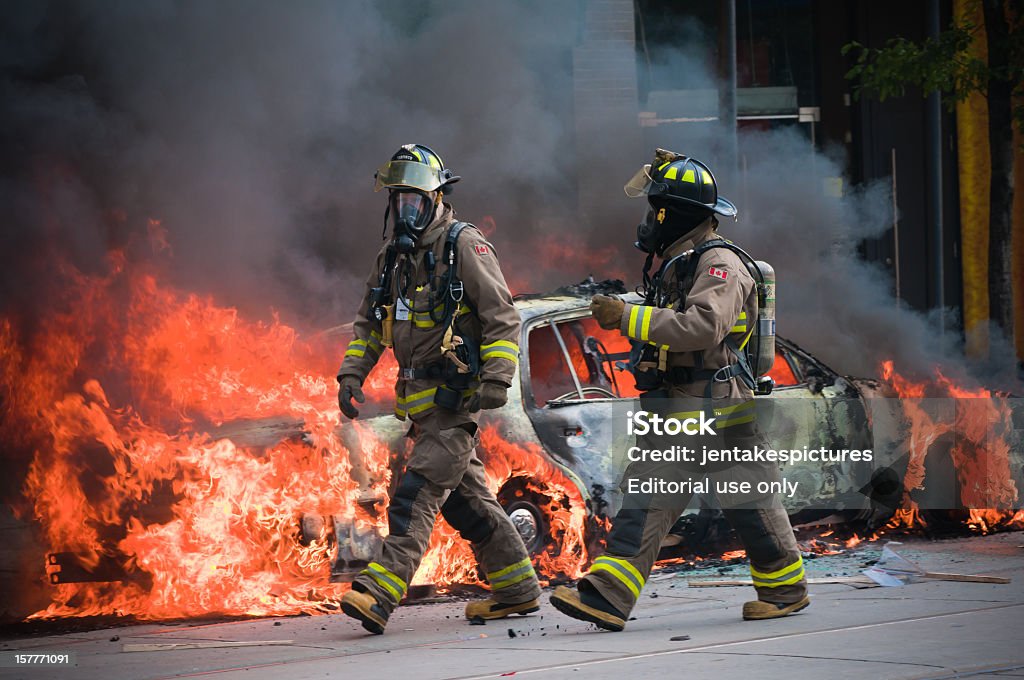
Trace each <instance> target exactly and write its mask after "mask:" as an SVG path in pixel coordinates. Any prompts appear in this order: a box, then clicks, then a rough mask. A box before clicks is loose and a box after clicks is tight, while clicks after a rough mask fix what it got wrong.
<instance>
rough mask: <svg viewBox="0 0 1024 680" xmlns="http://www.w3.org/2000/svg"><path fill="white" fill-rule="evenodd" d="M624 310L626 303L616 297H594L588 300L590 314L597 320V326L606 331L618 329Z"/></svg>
mask: <svg viewBox="0 0 1024 680" xmlns="http://www.w3.org/2000/svg"><path fill="white" fill-rule="evenodd" d="M625 309H626V303H625V302H623V301H622V300H620V299H619V298H617V297H610V296H608V295H595V296H594V297H592V298H591V299H590V313H591V314H592V315H593V316H594V318H595V319H597V325H598V326H600V327H601V328H603V329H605V330H606V331H613V330H617V329H618V327H619V322H620V321H622V312H623V310H625Z"/></svg>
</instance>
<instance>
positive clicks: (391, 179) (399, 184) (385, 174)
mask: <svg viewBox="0 0 1024 680" xmlns="http://www.w3.org/2000/svg"><path fill="white" fill-rule="evenodd" d="M374 179H375V180H376V181H375V184H374V187H373V190H374V191H380V190H381V189H418V190H420V191H426V192H430V191H437V190H438V189H440V190H441V191H442V192H444V193H445V194H448V193H451V188H452V187H451V185H452V184H455V183H456V182H458V181H459V180H460V179H462V178H461V177H459V176H457V175H455V174H454V173H453V172H452V171H451V170H448V169H447V168H445V167H444V163H443V162H442V161H441V157H440V156H438V155H437V154H436V153H435V152H434V151H432V150H431V149H430V148H429V147H426V146H423V145H422V144H403V145H402V147H401V148H400V149H399V150H398V151H396V152H395V154H394V155H393V156H392V157H391V160H389V161H388V162H387V163H385V164H384V165H382V166H380V168H378V169H377V172H376V173H375V174H374Z"/></svg>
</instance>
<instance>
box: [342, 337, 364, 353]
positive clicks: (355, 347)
mask: <svg viewBox="0 0 1024 680" xmlns="http://www.w3.org/2000/svg"><path fill="white" fill-rule="evenodd" d="M365 354H366V340H361V339H359V338H356V339H355V340H352V341H351V342H349V343H348V349H347V350H345V356H347V357H361V356H364V355H365Z"/></svg>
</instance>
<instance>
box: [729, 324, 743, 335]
mask: <svg viewBox="0 0 1024 680" xmlns="http://www.w3.org/2000/svg"><path fill="white" fill-rule="evenodd" d="M729 332H730V333H746V332H747V324H742V325H741V324H736V325H735V326H733V327H732V328H730V329H729Z"/></svg>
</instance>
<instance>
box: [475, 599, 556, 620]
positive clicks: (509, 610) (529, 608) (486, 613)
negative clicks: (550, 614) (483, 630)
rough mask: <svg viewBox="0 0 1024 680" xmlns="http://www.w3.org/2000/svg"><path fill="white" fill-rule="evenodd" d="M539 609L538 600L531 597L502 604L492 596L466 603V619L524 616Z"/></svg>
mask: <svg viewBox="0 0 1024 680" xmlns="http://www.w3.org/2000/svg"><path fill="white" fill-rule="evenodd" d="M538 609H540V600H538V599H537V598H533V599H532V600H529V601H527V602H521V603H519V604H503V603H501V602H498V601H497V600H495V599H493V598H490V597H489V598H487V599H486V600H481V601H479V602H470V603H469V604H467V605H466V618H467V619H484V620H487V621H489V620H491V619H503V618H505V617H506V616H508V615H510V614H519V615H520V616H526V615H527V614H530V613H532V612H535V611H537V610H538Z"/></svg>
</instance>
